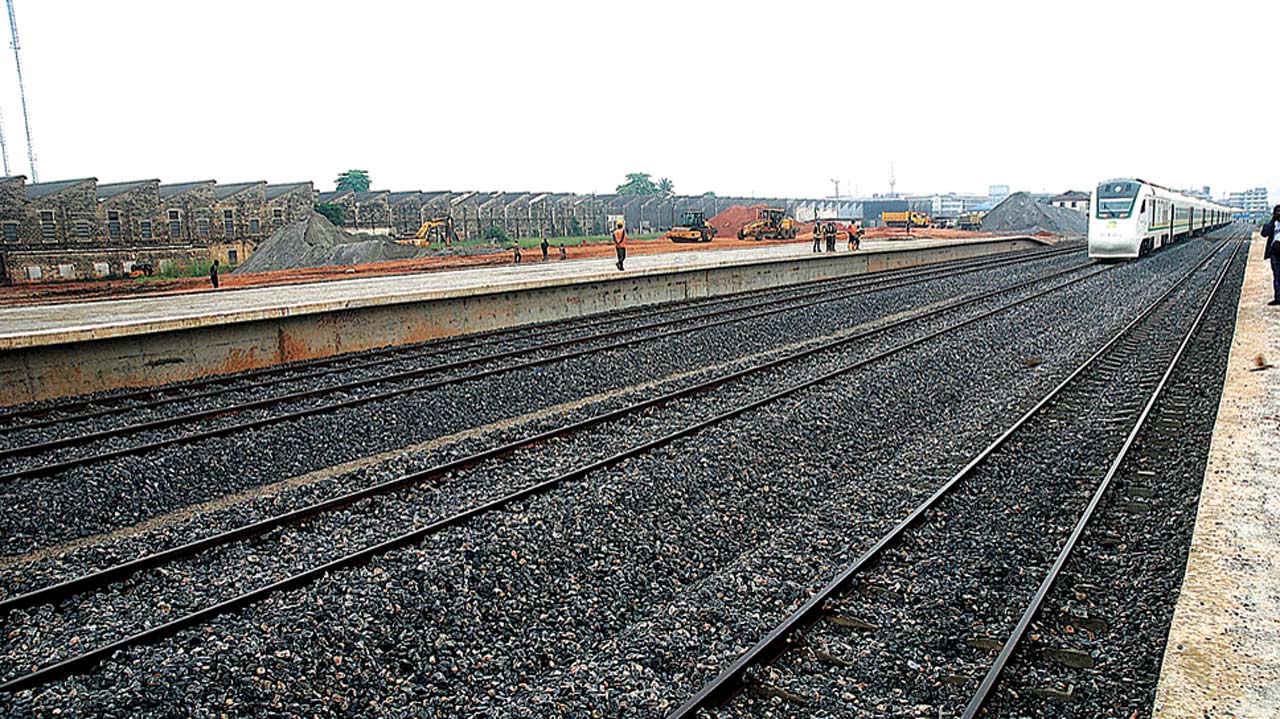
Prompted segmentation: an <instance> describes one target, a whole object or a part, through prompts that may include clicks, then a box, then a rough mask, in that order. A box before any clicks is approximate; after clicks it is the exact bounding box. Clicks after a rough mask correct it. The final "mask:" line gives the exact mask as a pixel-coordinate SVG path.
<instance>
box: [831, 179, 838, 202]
mask: <svg viewBox="0 0 1280 719" xmlns="http://www.w3.org/2000/svg"><path fill="white" fill-rule="evenodd" d="M831 183H832V184H834V185H835V186H836V199H837V200H838V199H840V181H839V180H832V181H831Z"/></svg>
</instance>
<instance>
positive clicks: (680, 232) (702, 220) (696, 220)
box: [667, 210, 716, 242]
mask: <svg viewBox="0 0 1280 719" xmlns="http://www.w3.org/2000/svg"><path fill="white" fill-rule="evenodd" d="M715 236H716V228H714V227H712V226H711V225H708V224H707V214H706V213H705V212H703V211H702V210H686V211H685V213H684V217H683V218H682V219H681V220H680V224H678V225H676V226H674V227H672V228H671V229H669V230H667V239H668V240H671V241H672V242H710V241H711V239H712V238H713V237H715Z"/></svg>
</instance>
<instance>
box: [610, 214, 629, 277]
mask: <svg viewBox="0 0 1280 719" xmlns="http://www.w3.org/2000/svg"><path fill="white" fill-rule="evenodd" d="M613 249H614V250H615V251H616V252H617V253H618V271H619V272H621V271H622V263H624V262H626V261H627V228H626V227H625V226H623V224H622V223H621V222H619V223H618V226H617V227H616V228H614V230H613Z"/></svg>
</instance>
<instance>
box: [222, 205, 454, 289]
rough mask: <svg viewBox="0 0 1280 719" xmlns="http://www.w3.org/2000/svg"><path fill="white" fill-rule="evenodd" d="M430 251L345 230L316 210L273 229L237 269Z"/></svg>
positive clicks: (237, 271)
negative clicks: (302, 217) (303, 217)
mask: <svg viewBox="0 0 1280 719" xmlns="http://www.w3.org/2000/svg"><path fill="white" fill-rule="evenodd" d="M429 254H431V253H430V252H428V251H427V250H425V249H424V248H420V247H414V246H413V245H401V244H398V243H396V242H394V241H392V240H389V239H387V238H385V237H374V238H370V237H369V236H368V235H355V234H351V233H350V232H345V231H343V230H342V229H341V228H339V227H337V226H336V225H334V224H333V223H332V222H330V221H329V219H328V218H326V217H325V216H324V215H321V214H320V213H318V212H312V213H311V216H310V217H308V218H306V219H303V220H298V221H297V222H293V223H290V224H288V225H285V226H284V227H281V228H280V229H278V230H276V231H275V232H273V233H271V236H270V237H268V238H267V239H266V240H263V242H262V244H261V245H259V246H258V249H256V250H254V252H253V254H251V255H249V259H247V260H245V261H244V263H243V264H241V265H240V266H239V267H237V268H236V269H235V270H234V273H235V274H249V273H251V272H271V271H273V270H293V269H297V268H299V267H338V266H345V265H363V264H368V263H371V262H387V261H389V260H407V259H412V258H415V257H426V256H428V255H429Z"/></svg>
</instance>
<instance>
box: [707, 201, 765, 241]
mask: <svg viewBox="0 0 1280 719" xmlns="http://www.w3.org/2000/svg"><path fill="white" fill-rule="evenodd" d="M765 206H766V205H765V204H764V203H761V204H758V205H752V206H750V207H747V206H746V205H734V206H732V207H729V208H727V209H725V210H724V211H723V212H721V213H720V214H718V215H716V216H715V217H712V218H711V219H710V220H707V224H709V225H711V226H712V227H714V228H716V237H737V236H738V230H741V229H742V226H743V225H745V224H747V223H748V222H753V221H754V220H755V219H756V210H758V209H760V208H761V207H765Z"/></svg>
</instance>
